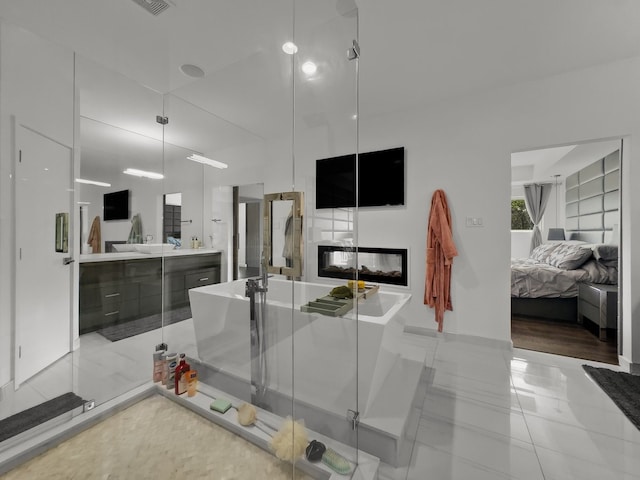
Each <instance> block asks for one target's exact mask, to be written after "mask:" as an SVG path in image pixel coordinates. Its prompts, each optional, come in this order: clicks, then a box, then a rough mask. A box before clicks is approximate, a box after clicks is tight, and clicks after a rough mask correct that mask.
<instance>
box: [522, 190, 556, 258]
mask: <svg viewBox="0 0 640 480" xmlns="http://www.w3.org/2000/svg"><path fill="white" fill-rule="evenodd" d="M552 187H553V185H552V184H550V183H542V184H540V183H533V184H530V185H525V186H524V204H525V205H526V206H527V212H528V213H529V216H530V217H531V221H532V222H533V236H532V237H531V247H530V250H529V251H530V252H531V251H533V249H534V248H536V247H537V246H538V245H540V244H541V243H542V233H540V226H539V225H540V222H541V221H542V216H543V215H544V211H545V210H546V208H547V202H548V201H549V195H551V189H552Z"/></svg>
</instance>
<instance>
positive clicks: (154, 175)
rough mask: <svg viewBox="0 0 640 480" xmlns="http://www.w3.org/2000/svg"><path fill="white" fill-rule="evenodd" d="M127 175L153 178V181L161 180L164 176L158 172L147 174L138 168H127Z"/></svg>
mask: <svg viewBox="0 0 640 480" xmlns="http://www.w3.org/2000/svg"><path fill="white" fill-rule="evenodd" d="M122 173H126V174H127V175H133V176H134V177H145V178H152V179H153V180H161V179H163V178H164V175H163V174H161V173H156V172H147V171H145V170H138V169H137V168H127V169H126V170H125V171H124V172H122Z"/></svg>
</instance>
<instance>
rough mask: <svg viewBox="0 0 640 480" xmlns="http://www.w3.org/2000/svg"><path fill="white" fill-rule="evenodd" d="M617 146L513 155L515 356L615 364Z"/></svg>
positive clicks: (574, 147)
mask: <svg viewBox="0 0 640 480" xmlns="http://www.w3.org/2000/svg"><path fill="white" fill-rule="evenodd" d="M621 152H622V140H621V139H613V140H603V141H593V142H585V143H579V144H571V145H564V146H559V147H552V148H540V149H535V150H529V151H523V152H516V153H513V154H512V155H511V220H512V221H511V338H512V341H513V345H514V347H516V348H523V349H527V350H535V351H540V352H546V353H553V354H557V355H564V356H569V357H576V358H582V359H586V360H593V361H598V362H604V363H610V364H618V345H619V344H620V343H621V342H620V339H621V335H622V332H621V329H620V326H621V322H619V321H618V317H619V315H618V298H619V295H618V290H619V281H618V280H619V254H618V251H619V248H618V245H619V238H620V225H621V222H620V218H621V217H620V198H621V196H620V191H621V189H620V186H621V181H620V178H621V168H620V167H621V163H622V162H621Z"/></svg>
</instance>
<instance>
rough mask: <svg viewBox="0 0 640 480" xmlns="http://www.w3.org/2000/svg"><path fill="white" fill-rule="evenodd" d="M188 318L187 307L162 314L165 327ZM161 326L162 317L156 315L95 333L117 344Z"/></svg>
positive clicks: (189, 314) (188, 308) (188, 309)
mask: <svg viewBox="0 0 640 480" xmlns="http://www.w3.org/2000/svg"><path fill="white" fill-rule="evenodd" d="M188 318H191V308H190V307H189V306H188V305H187V306H186V307H182V308H177V309H175V310H170V311H168V312H164V325H165V326H167V325H171V324H174V323H178V322H181V321H183V320H186V319H188ZM161 326H162V315H161V314H159V313H158V314H155V315H150V316H148V317H142V318H138V319H136V320H131V321H128V322H124V323H119V324H117V325H111V326H109V327H105V328H101V329H100V330H96V331H97V332H98V333H99V334H100V335H102V336H103V337H105V338H106V339H108V340H111V341H112V342H117V341H118V340H123V339H125V338H129V337H133V336H134V335H140V334H141V333H146V332H150V331H151V330H155V329H156V328H160V327H161Z"/></svg>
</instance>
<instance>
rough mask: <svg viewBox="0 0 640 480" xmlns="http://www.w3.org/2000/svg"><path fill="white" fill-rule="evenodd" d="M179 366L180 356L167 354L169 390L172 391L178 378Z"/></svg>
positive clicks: (166, 368)
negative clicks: (177, 369) (177, 370)
mask: <svg viewBox="0 0 640 480" xmlns="http://www.w3.org/2000/svg"><path fill="white" fill-rule="evenodd" d="M177 365H178V354H177V353H167V364H166V367H165V374H166V377H167V382H166V384H165V385H166V386H167V390H171V389H172V388H174V385H175V381H176V380H175V378H176V366H177Z"/></svg>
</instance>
